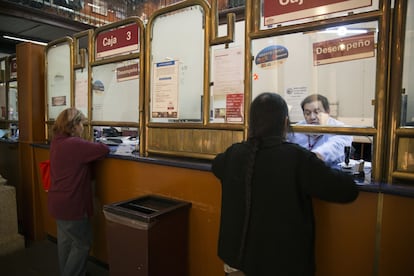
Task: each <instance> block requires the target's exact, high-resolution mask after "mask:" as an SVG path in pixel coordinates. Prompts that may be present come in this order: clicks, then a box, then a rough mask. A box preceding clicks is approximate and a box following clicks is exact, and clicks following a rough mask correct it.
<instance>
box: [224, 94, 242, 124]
mask: <svg viewBox="0 0 414 276" xmlns="http://www.w3.org/2000/svg"><path fill="white" fill-rule="evenodd" d="M243 105H244V98H243V94H242V93H237V94H227V95H226V120H227V122H228V123H231V122H243V115H244V108H243Z"/></svg>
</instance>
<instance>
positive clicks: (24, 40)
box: [3, 35, 47, 46]
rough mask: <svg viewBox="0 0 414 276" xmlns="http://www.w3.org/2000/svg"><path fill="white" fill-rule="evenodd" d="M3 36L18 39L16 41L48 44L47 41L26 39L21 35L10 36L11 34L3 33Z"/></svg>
mask: <svg viewBox="0 0 414 276" xmlns="http://www.w3.org/2000/svg"><path fill="white" fill-rule="evenodd" d="M3 38H5V39H10V40H16V41H22V42H31V43H34V44H39V45H43V46H45V45H47V43H45V42H40V41H36V40H31V39H25V38H21V37H15V36H9V35H3Z"/></svg>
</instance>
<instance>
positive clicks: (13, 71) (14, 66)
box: [10, 58, 17, 79]
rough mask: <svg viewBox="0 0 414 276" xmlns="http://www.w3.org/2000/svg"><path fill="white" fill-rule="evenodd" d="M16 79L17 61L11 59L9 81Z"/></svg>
mask: <svg viewBox="0 0 414 276" xmlns="http://www.w3.org/2000/svg"><path fill="white" fill-rule="evenodd" d="M16 78H17V59H16V58H12V59H11V60H10V79H16Z"/></svg>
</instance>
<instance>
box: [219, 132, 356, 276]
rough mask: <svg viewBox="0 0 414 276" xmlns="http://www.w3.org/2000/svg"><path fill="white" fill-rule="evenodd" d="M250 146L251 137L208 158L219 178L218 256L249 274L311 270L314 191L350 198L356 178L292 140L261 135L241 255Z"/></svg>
mask: <svg viewBox="0 0 414 276" xmlns="http://www.w3.org/2000/svg"><path fill="white" fill-rule="evenodd" d="M250 152H251V145H250V144H249V143H246V142H243V143H236V144H234V145H232V146H230V147H229V148H228V149H227V150H226V151H225V152H224V153H221V154H218V155H217V156H216V158H215V159H214V160H213V163H212V171H213V173H214V174H215V175H216V176H217V177H218V178H219V179H220V180H221V183H222V206H221V225H220V236H219V246H218V255H219V257H220V258H221V259H222V260H223V261H224V262H225V263H227V264H228V265H230V266H232V267H234V268H238V269H240V270H242V271H243V272H244V273H246V274H247V275H248V276H269V275H272V276H273V275H289V276H292V275H300V276H306V275H314V273H315V261H314V216H313V207H312V197H316V198H319V199H322V200H326V201H331V202H343V203H345V202H351V201H353V200H355V199H356V197H357V196H358V189H357V186H356V184H355V183H354V181H353V179H352V177H351V176H349V175H346V174H343V173H342V172H340V171H338V170H334V169H331V168H329V167H327V166H326V165H325V164H324V162H323V161H321V160H319V159H318V158H317V157H316V155H315V154H314V153H312V152H310V151H307V150H306V149H303V148H301V147H300V146H298V145H296V144H292V143H288V142H282V141H281V140H280V139H278V138H277V137H269V138H266V139H264V141H263V142H262V144H261V145H260V147H259V149H258V151H257V153H256V158H255V159H254V160H255V161H254V168H253V175H252V182H251V204H250V216H249V222H248V227H247V235H246V240H245V246H244V250H242V251H243V253H242V256H243V258H242V260H240V258H239V255H240V247H241V244H242V242H241V240H242V237H243V234H242V232H243V228H244V225H245V215H246V204H245V202H246V184H245V177H246V171H247V163H248V159H249V157H250V156H251V154H250Z"/></svg>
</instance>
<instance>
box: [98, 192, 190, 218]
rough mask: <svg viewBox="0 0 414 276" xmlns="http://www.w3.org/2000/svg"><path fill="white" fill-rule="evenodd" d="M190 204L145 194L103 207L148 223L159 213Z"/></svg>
mask: <svg viewBox="0 0 414 276" xmlns="http://www.w3.org/2000/svg"><path fill="white" fill-rule="evenodd" d="M190 206H191V203H190V202H185V201H181V200H176V199H172V198H166V197H161V196H158V195H157V196H156V195H147V196H143V197H138V198H134V199H130V200H126V201H121V202H115V203H112V204H108V205H105V206H104V207H103V208H104V211H106V212H110V213H113V214H116V215H119V216H125V217H128V218H131V219H137V220H140V221H144V222H148V223H149V222H151V221H153V220H155V219H156V218H158V217H159V216H161V215H165V214H167V213H170V212H173V211H174V210H178V209H181V208H189V207H190Z"/></svg>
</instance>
